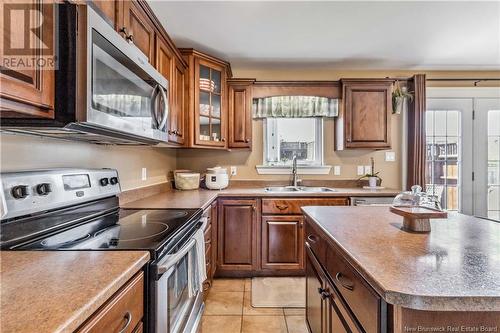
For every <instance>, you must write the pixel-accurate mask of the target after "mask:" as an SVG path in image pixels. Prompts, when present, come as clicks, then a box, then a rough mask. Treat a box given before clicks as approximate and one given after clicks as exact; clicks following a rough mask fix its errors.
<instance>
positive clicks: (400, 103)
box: [392, 81, 413, 114]
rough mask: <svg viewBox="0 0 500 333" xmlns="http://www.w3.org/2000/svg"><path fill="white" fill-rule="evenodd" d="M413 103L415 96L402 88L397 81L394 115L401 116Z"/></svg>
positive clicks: (393, 99)
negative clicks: (410, 103) (409, 104)
mask: <svg viewBox="0 0 500 333" xmlns="http://www.w3.org/2000/svg"><path fill="white" fill-rule="evenodd" d="M411 101H413V94H412V93H410V92H408V90H407V88H406V87H402V88H401V86H400V85H399V81H396V82H395V83H394V90H393V91H392V113H394V114H401V113H402V112H403V111H405V110H406V109H407V107H408V102H411Z"/></svg>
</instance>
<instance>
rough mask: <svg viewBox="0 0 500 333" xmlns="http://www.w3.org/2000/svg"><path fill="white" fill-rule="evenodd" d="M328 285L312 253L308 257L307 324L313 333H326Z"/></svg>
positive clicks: (308, 251) (308, 252)
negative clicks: (326, 295) (324, 294)
mask: <svg viewBox="0 0 500 333" xmlns="http://www.w3.org/2000/svg"><path fill="white" fill-rule="evenodd" d="M324 292H326V283H325V278H324V275H323V274H322V272H321V268H320V267H318V265H317V264H316V260H315V259H314V257H313V255H312V252H311V251H310V250H307V255H306V323H307V326H308V327H309V332H311V333H326V301H325V297H324V296H323V295H322V293H324Z"/></svg>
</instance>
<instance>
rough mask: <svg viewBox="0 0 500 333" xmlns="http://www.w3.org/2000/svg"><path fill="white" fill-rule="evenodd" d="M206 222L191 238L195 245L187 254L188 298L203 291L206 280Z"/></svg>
mask: <svg viewBox="0 0 500 333" xmlns="http://www.w3.org/2000/svg"><path fill="white" fill-rule="evenodd" d="M205 226H206V222H205V223H203V225H202V227H201V228H200V229H198V230H197V231H196V233H195V234H194V236H193V238H194V239H195V245H194V249H193V251H190V252H189V265H188V290H189V297H193V296H195V295H196V294H197V293H198V292H199V291H202V290H203V281H205V280H206V279H207V270H206V266H205V234H204V230H205Z"/></svg>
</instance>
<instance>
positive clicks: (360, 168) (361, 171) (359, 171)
mask: <svg viewBox="0 0 500 333" xmlns="http://www.w3.org/2000/svg"><path fill="white" fill-rule="evenodd" d="M364 174H365V170H364V169H363V166H362V165H358V176H363V175H364Z"/></svg>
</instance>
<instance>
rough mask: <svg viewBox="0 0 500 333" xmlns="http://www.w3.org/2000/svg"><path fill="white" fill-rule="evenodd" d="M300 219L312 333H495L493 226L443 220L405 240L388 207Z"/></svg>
mask: <svg viewBox="0 0 500 333" xmlns="http://www.w3.org/2000/svg"><path fill="white" fill-rule="evenodd" d="M303 211H304V213H305V216H306V236H305V240H306V252H307V255H306V274H307V299H308V302H307V320H308V324H309V326H310V329H311V331H312V333H317V332H325V331H326V332H331V331H336V330H340V331H344V330H351V331H365V332H387V331H389V332H392V331H394V332H413V331H444V332H447V331H458V332H460V331H483V332H486V331H490V332H498V330H499V328H500V223H496V222H493V221H489V220H485V219H479V218H475V217H470V216H465V215H462V214H456V213H451V214H449V217H448V218H447V219H437V220H432V221H431V226H432V231H431V232H430V233H412V232H407V231H404V230H402V229H401V227H402V224H403V218H402V217H401V216H398V215H395V214H393V213H391V212H390V211H389V208H388V207H304V208H303Z"/></svg>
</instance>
